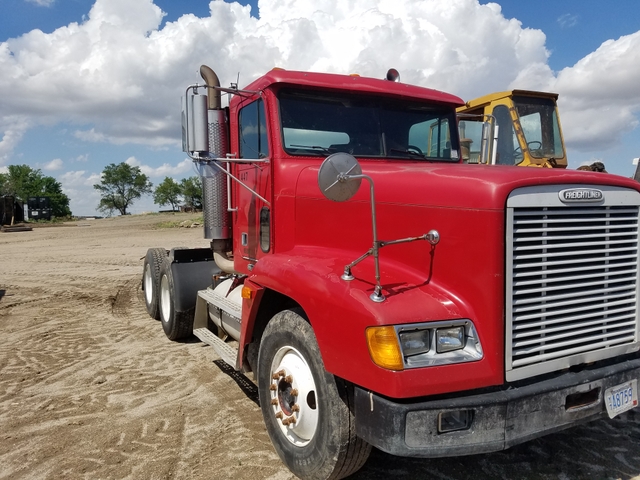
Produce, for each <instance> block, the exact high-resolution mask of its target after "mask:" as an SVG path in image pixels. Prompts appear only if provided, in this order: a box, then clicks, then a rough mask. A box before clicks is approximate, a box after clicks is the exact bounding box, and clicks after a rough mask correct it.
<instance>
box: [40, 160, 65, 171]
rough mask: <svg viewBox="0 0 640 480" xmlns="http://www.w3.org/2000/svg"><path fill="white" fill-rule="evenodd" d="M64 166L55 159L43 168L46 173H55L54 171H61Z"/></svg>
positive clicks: (60, 161)
mask: <svg viewBox="0 0 640 480" xmlns="http://www.w3.org/2000/svg"><path fill="white" fill-rule="evenodd" d="M63 166H64V162H63V161H62V160H61V159H59V158H56V159H53V160H51V161H50V162H49V163H46V164H44V165H43V166H42V169H43V170H45V171H54V170H61V169H62V167H63Z"/></svg>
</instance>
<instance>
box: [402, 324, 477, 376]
mask: <svg viewBox="0 0 640 480" xmlns="http://www.w3.org/2000/svg"><path fill="white" fill-rule="evenodd" d="M395 329H396V331H397V332H398V338H399V339H400V348H401V350H402V360H403V361H404V368H416V367H430V366H434V365H451V364H453V363H464V362H475V361H477V360H480V359H481V358H482V356H483V355H482V346H481V345H480V338H479V337H478V332H477V331H476V328H475V327H474V325H473V322H472V321H471V320H466V319H461V320H450V321H443V322H425V323H418V324H415V323H414V324H411V325H396V327H395Z"/></svg>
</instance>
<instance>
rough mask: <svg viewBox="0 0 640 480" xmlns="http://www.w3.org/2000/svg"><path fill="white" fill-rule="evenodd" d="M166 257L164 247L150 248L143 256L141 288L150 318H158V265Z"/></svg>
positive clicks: (159, 265) (160, 264)
mask: <svg viewBox="0 0 640 480" xmlns="http://www.w3.org/2000/svg"><path fill="white" fill-rule="evenodd" d="M165 258H167V251H166V250H165V249H164V248H150V249H149V250H147V255H146V256H145V258H144V266H143V271H142V290H143V291H144V303H145V306H146V307H147V313H148V314H149V316H150V317H151V318H154V319H156V320H160V302H159V294H160V267H161V266H162V262H163V261H164V259H165Z"/></svg>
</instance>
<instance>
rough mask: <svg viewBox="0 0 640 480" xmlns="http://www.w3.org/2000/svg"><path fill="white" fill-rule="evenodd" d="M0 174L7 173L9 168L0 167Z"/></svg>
mask: <svg viewBox="0 0 640 480" xmlns="http://www.w3.org/2000/svg"><path fill="white" fill-rule="evenodd" d="M0 173H9V167H0Z"/></svg>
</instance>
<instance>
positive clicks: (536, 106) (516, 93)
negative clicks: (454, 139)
mask: <svg viewBox="0 0 640 480" xmlns="http://www.w3.org/2000/svg"><path fill="white" fill-rule="evenodd" d="M557 99H558V95H557V94H556V93H547V92H534V91H528V90H511V91H507V92H499V93H492V94H489V95H485V96H483V97H480V98H476V99H474V100H471V101H469V102H467V103H466V104H465V105H464V106H462V107H460V108H458V109H457V111H458V125H459V129H460V144H461V156H462V159H463V161H464V162H465V163H485V164H497V165H518V166H525V167H547V168H566V167H567V155H566V152H565V148H564V141H563V139H562V130H561V128H560V118H559V116H558V107H557V105H556V100H557Z"/></svg>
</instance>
